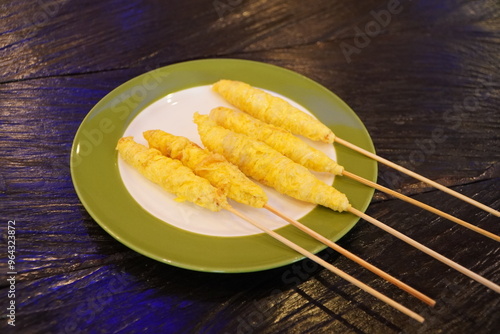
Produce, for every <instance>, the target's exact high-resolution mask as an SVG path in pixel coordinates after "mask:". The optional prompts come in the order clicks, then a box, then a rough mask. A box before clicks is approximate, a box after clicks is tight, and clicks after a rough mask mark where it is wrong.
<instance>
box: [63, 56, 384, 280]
mask: <svg viewBox="0 0 500 334" xmlns="http://www.w3.org/2000/svg"><path fill="white" fill-rule="evenodd" d="M220 79H233V80H240V81H244V82H247V83H249V84H251V85H253V86H257V87H261V88H265V89H267V90H270V91H273V92H276V93H278V94H281V95H283V96H286V97H288V98H290V99H292V100H293V101H295V102H297V103H298V104H300V105H302V106H303V107H305V108H306V109H308V110H309V111H310V112H311V113H313V114H314V115H315V116H316V117H317V118H319V119H320V120H321V121H322V122H323V123H324V124H326V125H327V126H328V127H330V128H331V129H332V130H333V131H334V133H335V134H336V135H338V136H339V137H341V138H343V139H345V140H348V141H350V142H352V143H354V144H356V145H358V146H360V147H363V148H365V149H366V150H368V151H370V152H374V147H373V143H372V141H371V139H370V136H369V134H368V132H367V131H366V128H365V127H364V125H363V123H362V122H361V121H360V120H359V118H358V117H357V116H356V114H355V113H354V112H353V111H352V110H351V109H350V108H349V106H347V105H346V104H345V103H344V102H343V101H342V100H341V99H340V98H338V97H337V96H336V95H335V94H333V93H332V92H330V91H329V90H327V89H326V88H325V87H323V86H321V85H319V84H318V83H316V82H314V81H312V80H310V79H308V78H306V77H304V76H302V75H299V74H297V73H295V72H292V71H290V70H286V69H283V68H280V67H277V66H273V65H269V64H264V63H259V62H254V61H247V60H236V59H209V60H197V61H189V62H184V63H179V64H174V65H170V66H166V67H163V68H159V69H156V70H154V71H151V72H148V73H145V74H143V75H140V76H138V77H136V78H134V79H132V80H130V81H128V82H126V83H124V84H123V85H121V86H119V87H118V88H116V89H114V90H113V91H112V92H111V93H109V94H108V95H107V96H106V97H104V98H103V99H102V100H101V101H100V102H99V103H98V104H97V105H96V106H95V107H94V108H93V109H92V110H91V111H90V112H89V114H88V115H87V117H86V118H85V119H84V120H83V122H82V124H81V126H80V128H79V129H78V132H77V133H76V136H75V139H74V143H73V147H72V151H71V175H72V179H73V183H74V186H75V189H76V192H77V194H78V196H79V198H80V200H81V201H82V203H83V205H84V206H85V208H86V209H87V211H88V212H89V213H90V215H91V216H92V217H93V218H94V219H95V221H96V222H97V223H98V224H99V225H100V226H101V227H102V228H103V229H104V230H106V232H108V233H109V234H110V235H112V236H113V237H114V238H116V239H117V240H118V241H120V242H121V243H123V244H125V245H126V246H128V247H130V248H131V249H133V250H135V251H137V252H139V253H141V254H143V255H145V256H148V257H150V258H153V259H155V260H158V261H161V262H164V263H168V264H171V265H174V266H178V267H182V268H186V269H191V270H198V271H206V272H224V273H236V272H252V271H259V270H265V269H271V268H276V267H279V266H283V265H287V264H290V263H293V262H295V261H298V260H301V259H302V258H303V256H302V255H300V254H298V253H296V252H295V251H293V250H291V249H289V248H287V247H286V246H284V245H282V244H281V243H279V242H278V241H276V240H274V239H273V238H271V237H270V236H268V235H266V234H255V235H250V236H236V237H218V236H208V235H205V234H199V233H194V232H189V231H187V230H184V229H181V228H178V227H175V226H173V225H170V224H168V222H164V221H162V220H160V219H158V218H156V217H155V216H153V215H151V214H150V213H149V212H147V211H146V210H145V209H144V208H142V207H141V206H140V205H139V204H138V203H137V202H136V201H135V200H134V198H133V197H132V196H131V195H130V194H129V192H128V191H127V189H126V188H125V185H124V183H123V181H122V179H121V176H120V173H119V170H118V163H117V161H118V160H117V153H116V151H115V146H116V143H117V141H118V139H119V138H121V137H122V135H123V134H124V132H125V130H126V129H127V127H128V125H129V124H130V123H131V122H132V120H133V119H134V117H135V116H137V115H138V114H139V113H141V111H142V110H144V109H145V108H146V107H147V106H149V105H151V104H152V103H153V102H155V101H157V100H159V99H161V98H163V97H165V96H166V95H168V94H170V93H173V92H178V91H180V90H184V89H187V88H191V87H196V86H203V85H210V84H212V83H214V82H216V81H217V80H220ZM335 149H336V154H337V158H338V163H339V164H341V165H343V166H344V167H345V168H346V170H348V171H350V172H352V173H355V174H358V175H360V176H363V177H365V178H367V179H369V180H372V181H376V176H377V165H376V163H375V162H374V161H372V160H371V159H368V158H366V157H364V156H362V155H360V154H357V153H355V152H352V151H350V150H348V149H346V148H345V147H343V146H340V145H336V147H335ZM334 186H335V187H336V188H337V189H338V190H340V191H342V192H344V193H345V194H346V195H347V196H348V198H349V200H350V202H351V204H352V205H353V206H354V207H355V208H357V209H359V210H361V211H365V210H366V208H367V207H368V205H369V203H370V201H371V198H372V196H373V189H371V188H368V187H366V186H363V185H361V184H358V183H356V182H354V181H352V180H350V179H347V178H343V177H336V178H335V181H334ZM300 221H301V222H302V223H304V224H306V225H308V226H309V227H311V228H312V229H314V230H316V231H317V232H319V233H320V234H322V235H324V236H326V237H327V238H329V239H331V240H333V241H336V240H338V239H340V238H341V237H342V236H343V235H345V234H346V233H347V232H348V231H349V230H350V229H351V228H352V227H353V226H354V225H355V224H356V222H357V221H358V218H357V217H356V216H354V215H352V214H350V213H338V212H334V211H332V210H330V209H326V208H324V207H316V208H315V209H314V210H313V211H311V212H310V213H309V214H307V215H306V216H304V217H303V218H301V219H300ZM276 231H277V232H278V233H280V234H281V235H283V236H285V237H286V238H288V239H290V240H292V241H294V242H295V243H297V244H299V245H300V246H302V247H304V248H306V249H307V250H309V251H311V252H313V253H317V252H319V251H321V250H323V249H324V248H325V246H324V245H323V244H321V243H319V242H317V241H316V240H314V239H312V238H311V237H309V236H307V235H305V234H304V233H302V232H300V231H298V230H297V229H296V228H294V227H292V226H289V225H287V226H285V227H282V228H279V229H277V230H276Z"/></svg>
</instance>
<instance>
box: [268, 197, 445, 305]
mask: <svg viewBox="0 0 500 334" xmlns="http://www.w3.org/2000/svg"><path fill="white" fill-rule="evenodd" d="M264 208H265V209H267V210H269V211H270V212H272V213H274V214H275V215H277V216H279V217H281V218H283V219H284V220H286V221H287V222H289V223H290V224H292V225H293V226H295V227H297V228H298V229H300V230H301V231H303V232H305V233H307V234H308V235H310V236H311V237H313V238H315V239H316V240H319V241H320V242H322V243H323V244H325V245H327V246H328V247H330V248H332V249H334V250H335V251H337V252H338V253H340V254H342V255H344V256H345V257H347V258H348V259H351V260H352V261H354V262H356V263H358V264H359V265H361V266H363V267H364V268H366V269H368V270H370V271H371V272H373V273H375V274H377V275H379V276H380V277H382V278H383V279H385V280H387V281H388V282H389V283H392V284H394V285H396V286H397V287H399V288H401V289H402V290H404V291H406V292H408V293H409V294H411V295H412V296H414V297H416V298H418V299H420V300H421V301H423V302H424V303H426V304H427V305H430V306H434V305H435V304H436V301H435V300H433V299H431V298H430V297H428V296H426V295H424V294H423V293H421V292H419V291H417V290H415V289H414V288H412V287H411V286H409V285H407V284H405V283H403V282H401V281H400V280H398V279H397V278H395V277H393V276H391V275H389V274H388V273H386V272H384V271H382V270H380V269H379V268H377V267H375V266H374V265H372V264H370V263H368V262H366V261H365V260H363V259H361V258H360V257H358V256H356V255H354V254H353V253H351V252H349V251H348V250H346V249H345V248H342V247H340V246H339V245H337V244H336V243H335V242H333V241H331V240H329V239H327V238H325V237H324V236H322V235H321V234H319V233H317V232H316V231H314V230H312V229H310V228H309V227H307V226H305V225H304V224H301V223H299V222H298V221H296V220H294V219H292V218H290V217H288V216H286V215H285V214H283V213H282V212H280V211H278V210H277V209H275V208H273V207H271V206H270V205H268V204H266V205H265V206H264Z"/></svg>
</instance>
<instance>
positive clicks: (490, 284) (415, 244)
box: [347, 206, 500, 293]
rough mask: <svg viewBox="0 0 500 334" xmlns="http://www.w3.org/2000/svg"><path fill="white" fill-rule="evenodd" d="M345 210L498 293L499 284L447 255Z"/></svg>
mask: <svg viewBox="0 0 500 334" xmlns="http://www.w3.org/2000/svg"><path fill="white" fill-rule="evenodd" d="M347 211H349V212H351V213H352V214H354V215H356V216H358V217H360V218H363V219H364V220H366V221H367V222H369V223H372V224H373V225H375V226H377V227H379V228H381V229H382V230H384V231H386V232H388V233H390V234H392V235H393V236H395V237H396V238H398V239H400V240H402V241H404V242H406V243H407V244H409V245H411V246H413V247H415V248H417V249H418V250H420V251H422V252H424V253H426V254H427V255H430V256H432V257H433V258H435V259H436V260H438V261H441V262H443V263H444V264H446V265H448V266H450V267H451V268H453V269H455V270H457V271H459V272H460V273H462V274H464V275H466V276H468V277H470V278H472V279H473V280H475V281H477V282H479V283H481V284H483V285H485V286H486V287H488V288H490V289H492V290H493V291H495V292H497V293H500V286H498V285H497V284H495V283H493V282H492V281H490V280H487V279H486V278H484V277H482V276H480V275H478V274H476V273H474V272H472V271H470V270H469V269H467V268H465V267H463V266H461V265H459V264H458V263H456V262H453V261H452V260H450V259H448V258H447V257H444V256H443V255H441V254H439V253H437V252H435V251H433V250H432V249H430V248H428V247H426V246H424V245H422V244H421V243H418V242H417V241H415V240H413V239H411V238H410V237H407V236H406V235H404V234H402V233H400V232H398V231H396V230H395V229H393V228H392V227H389V226H387V225H385V224H384V223H382V222H380V221H378V220H377V219H375V218H373V217H370V216H368V215H367V214H365V213H363V212H361V211H359V210H357V209H355V208H353V207H352V206H350V207H349V208H348V209H347Z"/></svg>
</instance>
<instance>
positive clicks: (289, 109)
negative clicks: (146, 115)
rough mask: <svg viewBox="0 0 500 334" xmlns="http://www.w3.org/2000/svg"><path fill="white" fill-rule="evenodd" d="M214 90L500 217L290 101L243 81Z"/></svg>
mask: <svg viewBox="0 0 500 334" xmlns="http://www.w3.org/2000/svg"><path fill="white" fill-rule="evenodd" d="M212 89H213V90H214V91H215V92H217V93H219V94H220V95H221V96H222V97H223V98H224V99H226V100H227V101H228V102H229V103H231V104H232V105H234V106H235V107H237V108H239V109H241V110H242V111H245V112H247V113H249V114H250V115H252V116H254V117H255V118H258V119H260V120H262V121H264V122H266V123H270V124H273V125H275V126H279V127H282V128H284V129H286V130H289V131H290V132H292V133H294V134H298V135H302V136H304V137H306V138H309V139H312V140H317V141H323V142H326V143H333V142H336V143H339V144H341V145H344V146H345V147H348V148H350V149H352V150H354V151H356V152H358V153H361V154H363V155H365V156H367V157H369V158H371V159H374V160H376V161H378V162H380V163H383V164H385V165H387V166H389V167H391V168H394V169H396V170H397V171H399V172H402V173H404V174H407V175H409V176H411V177H413V178H415V179H417V180H420V181H422V182H424V183H427V184H429V185H431V186H432V187H435V188H436V189H439V190H441V191H443V192H445V193H447V194H449V195H451V196H454V197H456V198H459V199H461V200H463V201H465V202H467V203H469V204H471V205H474V206H476V207H478V208H480V209H482V210H485V211H487V212H489V213H491V214H493V215H495V216H497V217H500V211H498V210H495V209H493V208H491V207H489V206H487V205H485V204H483V203H480V202H478V201H476V200H474V199H472V198H470V197H467V196H465V195H462V194H460V193H459V192H456V191H454V190H452V189H450V188H448V187H445V186H444V185H442V184H440V183H437V182H435V181H433V180H431V179H429V178H427V177H425V176H422V175H420V174H418V173H415V172H413V171H411V170H409V169H407V168H404V167H403V166H400V165H398V164H395V163H393V162H392V161H389V160H387V159H384V158H382V157H380V156H378V155H376V154H373V153H371V152H369V151H367V150H365V149H363V148H361V147H359V146H357V145H354V144H352V143H350V142H348V141H346V140H344V139H342V138H339V137H337V136H335V134H334V133H333V131H331V130H330V129H329V128H328V127H327V126H326V125H324V124H323V123H321V122H320V121H319V120H318V119H316V118H314V117H312V116H310V115H308V114H306V113H304V112H303V111H302V110H300V109H298V108H295V107H293V106H292V105H291V104H289V103H288V102H287V101H285V100H283V99H281V98H279V97H277V96H273V95H272V94H269V93H267V92H264V91H263V90H260V89H258V88H255V87H252V86H250V85H248V84H246V83H244V82H241V81H234V80H220V81H218V82H216V83H215V84H214V85H213V86H212Z"/></svg>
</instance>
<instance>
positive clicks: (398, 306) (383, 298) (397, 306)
mask: <svg viewBox="0 0 500 334" xmlns="http://www.w3.org/2000/svg"><path fill="white" fill-rule="evenodd" d="M226 210H228V211H229V212H231V213H233V214H235V215H236V216H238V217H240V218H242V219H244V220H245V221H247V222H249V223H250V224H252V225H254V226H255V227H257V228H259V229H260V230H262V231H264V232H265V233H267V234H268V235H270V236H271V237H273V238H274V239H276V240H278V241H280V242H281V243H283V244H285V245H286V246H288V247H290V248H292V249H293V250H295V251H296V252H298V253H300V254H302V255H304V256H305V257H307V258H309V259H311V260H312V261H314V262H316V263H318V264H319V265H321V266H323V267H324V268H326V269H328V270H330V271H331V272H333V273H334V274H337V275H338V276H340V277H341V278H343V279H345V280H346V281H348V282H350V283H351V284H354V285H355V286H357V287H358V288H360V289H361V290H363V291H365V292H367V293H369V294H371V295H372V296H374V297H376V298H378V299H380V300H381V301H383V302H385V303H387V304H388V305H390V306H392V307H394V308H395V309H397V310H398V311H400V312H402V313H404V314H406V315H408V316H409V317H411V318H413V319H415V320H417V321H418V322H420V323H422V322H424V320H425V319H424V318H423V317H422V316H421V315H419V314H417V313H415V312H413V311H412V310H410V309H408V308H406V307H405V306H403V305H401V304H399V303H398V302H396V301H394V300H393V299H391V298H389V297H387V296H385V295H384V294H382V293H380V292H378V291H377V290H375V289H373V288H371V287H369V286H368V285H366V284H364V283H362V282H361V281H359V280H357V279H356V278H354V277H352V276H350V275H348V274H347V273H345V272H343V271H342V270H340V269H338V268H337V267H335V266H333V265H331V264H330V263H328V262H326V261H325V260H323V259H322V258H320V257H319V256H317V255H314V254H312V253H311V252H309V251H307V250H306V249H304V248H302V247H300V246H299V245H297V244H295V243H293V242H292V241H290V240H288V239H286V238H285V237H283V236H281V235H279V234H278V233H276V232H274V231H273V230H271V229H269V228H267V227H265V226H264V225H262V224H260V223H258V222H256V221H254V220H252V219H250V218H249V217H247V216H245V215H243V214H242V213H240V212H239V211H237V210H235V209H234V208H232V207H227V208H226Z"/></svg>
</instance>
